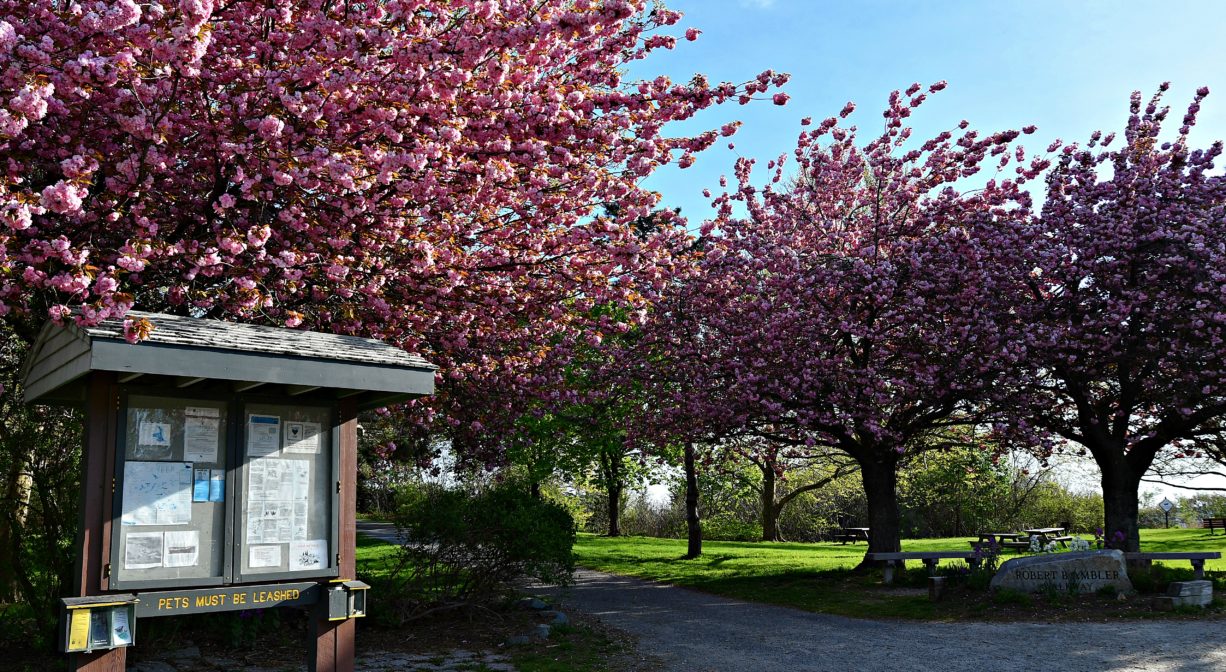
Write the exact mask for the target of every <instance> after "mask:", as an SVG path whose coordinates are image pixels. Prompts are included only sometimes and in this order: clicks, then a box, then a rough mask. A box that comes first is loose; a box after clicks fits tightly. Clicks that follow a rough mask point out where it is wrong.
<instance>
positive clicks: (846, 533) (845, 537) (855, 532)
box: [834, 527, 871, 544]
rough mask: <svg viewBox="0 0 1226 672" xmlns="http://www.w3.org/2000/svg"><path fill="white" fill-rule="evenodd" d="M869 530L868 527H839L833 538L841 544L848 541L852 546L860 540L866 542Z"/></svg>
mask: <svg viewBox="0 0 1226 672" xmlns="http://www.w3.org/2000/svg"><path fill="white" fill-rule="evenodd" d="M870 529H871V528H868V527H840V528H839V531H838V532H836V533H835V535H834V538H835V539H838V540H839V542H840V543H843V544H846V543H847V542H849V541H850V542H851V543H853V544H854V543H856V542H857V541H860V540H861V539H863V540H864V541H865V542H867V541H868V532H869V530H870Z"/></svg>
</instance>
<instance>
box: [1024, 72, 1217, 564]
mask: <svg viewBox="0 0 1226 672" xmlns="http://www.w3.org/2000/svg"><path fill="white" fill-rule="evenodd" d="M1166 90H1167V85H1166V84H1164V85H1162V87H1160V89H1159V91H1158V92H1157V93H1156V94H1155V95H1154V96H1153V98H1151V99H1150V100H1149V101H1148V103H1145V104H1143V102H1142V98H1141V94H1140V93H1139V92H1137V93H1134V94H1133V96H1132V102H1131V115H1130V116H1129V119H1128V123H1127V126H1126V128H1125V129H1124V136H1123V139H1122V142H1118V143H1116V142H1115V138H1114V137H1113V136H1114V134H1112V135H1107V136H1103V135H1102V134H1101V133H1095V134H1094V135H1093V136H1092V137H1091V140H1090V142H1089V143H1088V144H1087V146H1086V147H1084V148H1078V147H1076V146H1072V145H1070V146H1068V147H1066V148H1065V150H1064V153H1063V154H1062V156H1061V157H1060V159H1059V161H1058V163H1057V164H1056V166H1055V168H1054V169H1053V171H1052V173H1051V175H1050V177H1049V178H1048V190H1047V200H1046V202H1045V204H1044V206H1043V210H1042V214H1041V217H1039V218H1037V219H1036V220H1035V221H1034V222H1033V228H1032V230H1031V232H1030V234H1029V235H1028V240H1029V243H1028V245H1027V246H1026V247H1025V248H1024V249H1025V250H1026V251H1027V252H1028V257H1029V259H1030V263H1029V264H1028V265H1030V266H1031V268H1033V269H1034V271H1033V275H1032V277H1031V278H1030V281H1029V285H1030V294H1029V300H1028V301H1026V302H1023V303H1021V304H1020V305H1019V316H1020V317H1021V319H1020V320H1019V321H1017V322H1016V323H1015V324H1016V325H1017V326H1018V327H1020V328H1021V331H1020V333H1019V334H1018V335H1017V337H1016V339H1017V341H1018V342H1019V343H1021V344H1023V345H1024V346H1025V349H1026V353H1027V354H1026V359H1025V363H1026V365H1027V368H1026V369H1025V371H1026V374H1027V375H1025V376H1024V377H1023V378H1022V379H1021V380H1020V381H1019V382H1020V383H1022V386H1021V388H1020V389H1021V392H1022V394H1021V396H1020V397H1018V398H1015V399H1012V400H1010V402H1009V405H1010V407H1011V410H1012V411H1013V412H1016V413H1020V414H1021V415H1022V416H1024V422H1028V423H1031V424H1032V425H1034V426H1035V427H1037V428H1040V429H1042V430H1043V431H1046V432H1049V433H1051V434H1052V435H1054V436H1055V437H1057V438H1058V439H1062V440H1064V441H1067V442H1071V443H1072V444H1075V445H1076V446H1079V447H1080V448H1081V449H1083V450H1085V451H1089V453H1090V454H1091V455H1092V456H1093V457H1094V460H1095V461H1096V462H1097V463H1098V466H1099V468H1100V469H1101V470H1102V488H1103V500H1104V507H1105V514H1106V525H1107V532H1108V534H1109V535H1112V536H1114V535H1115V534H1116V533H1117V532H1118V533H1122V534H1123V537H1124V540H1125V543H1124V546H1125V548H1126V549H1127V550H1134V551H1135V550H1138V548H1139V538H1138V535H1137V490H1138V485H1139V482H1140V480H1141V478H1142V477H1143V476H1144V475H1145V473H1146V471H1147V470H1148V469H1149V468H1150V466H1151V465H1152V464H1153V462H1154V459H1155V456H1157V455H1158V454H1159V451H1162V450H1164V449H1166V450H1171V451H1174V452H1175V453H1176V454H1178V455H1187V456H1190V457H1193V456H1199V455H1200V454H1201V453H1202V452H1208V453H1209V454H1213V453H1214V451H1218V452H1217V454H1221V453H1220V451H1221V448H1222V446H1223V445H1226V427H1224V426H1223V419H1224V418H1226V360H1224V355H1226V341H1224V340H1223V338H1224V336H1226V179H1224V178H1223V176H1222V175H1221V173H1220V171H1214V162H1215V161H1216V160H1217V159H1218V157H1219V156H1220V155H1221V153H1222V143H1221V142H1220V141H1219V142H1215V143H1213V144H1212V145H1211V146H1210V147H1208V148H1206V149H1193V148H1192V147H1191V146H1190V145H1189V141H1188V133H1189V132H1190V131H1191V129H1192V127H1193V126H1194V125H1195V123H1196V117H1197V113H1198V112H1199V111H1200V107H1201V103H1202V101H1203V100H1204V98H1205V96H1206V95H1208V93H1209V91H1208V89H1206V88H1202V89H1200V90H1199V91H1197V93H1196V96H1195V98H1194V100H1193V102H1192V104H1191V105H1190V106H1189V107H1188V109H1187V112H1186V114H1185V115H1184V116H1183V118H1182V120H1181V122H1180V125H1179V128H1178V132H1177V134H1176V136H1175V137H1173V138H1171V139H1170V140H1168V141H1164V140H1163V139H1162V138H1161V137H1160V131H1161V129H1162V126H1163V123H1164V122H1166V121H1167V117H1168V113H1169V110H1168V108H1166V107H1162V106H1161V102H1162V101H1161V98H1162V94H1163V93H1164V92H1165V91H1166Z"/></svg>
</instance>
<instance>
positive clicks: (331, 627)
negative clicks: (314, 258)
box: [22, 312, 435, 672]
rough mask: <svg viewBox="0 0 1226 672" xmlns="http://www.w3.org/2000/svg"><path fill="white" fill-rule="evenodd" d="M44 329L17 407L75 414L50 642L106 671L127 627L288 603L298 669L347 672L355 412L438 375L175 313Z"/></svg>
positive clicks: (385, 352)
mask: <svg viewBox="0 0 1226 672" xmlns="http://www.w3.org/2000/svg"><path fill="white" fill-rule="evenodd" d="M128 317H129V318H130V319H141V318H145V319H148V320H149V321H150V322H152V323H153V325H154V330H153V332H152V334H151V336H150V337H149V338H148V339H147V340H145V341H143V342H141V343H139V344H136V345H132V344H129V343H127V342H125V341H124V338H123V325H122V322H120V321H118V320H112V321H106V322H103V323H101V324H99V325H98V326H96V327H85V328H83V327H78V326H76V325H75V324H71V323H69V324H65V325H63V326H56V325H54V324H51V323H49V324H47V325H46V326H45V327H44V328H43V331H42V333H41V334H40V335H39V338H38V340H37V342H36V343H35V345H34V347H33V349H32V350H31V352H30V356H29V358H28V360H27V361H26V363H25V366H24V369H23V372H22V377H23V380H24V388H25V401H26V403H50V404H74V405H79V406H80V407H83V408H84V409H85V411H86V413H85V422H86V431H85V447H84V453H83V459H82V478H81V487H82V493H81V524H80V528H79V532H78V538H77V544H76V548H77V551H78V559H77V570H76V572H75V574H74V576H73V587H72V594H71V596H69V597H66V598H64V600H63V602H64V613H63V620H62V628H61V629H62V633H61V645H62V650H64V651H66V652H68V653H70V654H71V656H72V664H71V666H70V668H71V669H73V670H90V671H102V670H107V671H113V672H119V671H121V670H123V669H124V667H125V660H126V650H127V647H130V646H133V645H134V644H135V642H136V639H137V630H138V628H137V622H138V621H139V620H140V619H143V618H149V617H155V616H173V615H177V614H188V613H200V612H207V611H230V610H243V609H255V608H268V607H275V606H293V607H299V608H304V609H308V610H309V611H310V613H311V619H310V620H311V623H312V626H311V627H312V630H313V633H312V635H313V636H312V637H310V638H309V640H310V641H311V642H312V643H313V645H312V647H311V649H312V650H311V651H309V652H308V663H307V664H308V669H309V670H312V671H318V672H333V671H349V670H352V669H353V654H354V649H353V637H354V622H353V620H352V619H353V618H355V617H358V616H362V615H364V613H365V595H366V592H365V588H366V586H365V584H362V583H361V582H358V581H355V580H354V579H355V577H354V553H355V544H356V539H355V534H356V530H355V510H356V502H357V497H356V490H357V487H356V485H357V483H356V481H357V414H358V412H359V411H362V410H366V409H371V408H377V407H380V406H384V405H387V404H391V403H396V402H399V401H404V400H406V399H410V398H413V397H419V396H423V395H428V394H432V393H433V391H434V371H435V367H434V366H432V365H431V364H429V363H428V362H426V361H425V360H423V359H421V358H420V357H418V356H416V355H412V354H409V353H406V352H404V351H402V350H399V349H397V348H394V347H392V346H390V345H387V344H384V343H381V342H378V341H375V340H371V339H365V338H357V337H352V336H338V335H333V334H324V333H315V332H307V331H296V330H292V329H278V328H272V327H261V326H255V325H246V324H232V323H227V322H219V321H216V320H204V319H194V318H188V317H179V316H173V315H159V314H146V313H138V312H131V313H129V315H128Z"/></svg>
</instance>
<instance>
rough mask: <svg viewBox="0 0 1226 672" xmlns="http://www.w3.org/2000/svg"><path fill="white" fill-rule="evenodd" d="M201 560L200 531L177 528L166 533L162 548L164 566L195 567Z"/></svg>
mask: <svg viewBox="0 0 1226 672" xmlns="http://www.w3.org/2000/svg"><path fill="white" fill-rule="evenodd" d="M199 560H200V532H198V531H197V530H176V531H171V532H167V533H166V538H165V542H164V545H163V549H162V566H163V567H195V566H196V564H197V563H198V562H199Z"/></svg>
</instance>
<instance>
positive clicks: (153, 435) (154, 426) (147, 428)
mask: <svg viewBox="0 0 1226 672" xmlns="http://www.w3.org/2000/svg"><path fill="white" fill-rule="evenodd" d="M136 443H137V445H140V446H159V447H161V446H169V445H170V423H169V422H142V423H140V432H139V436H137V441H136Z"/></svg>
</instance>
